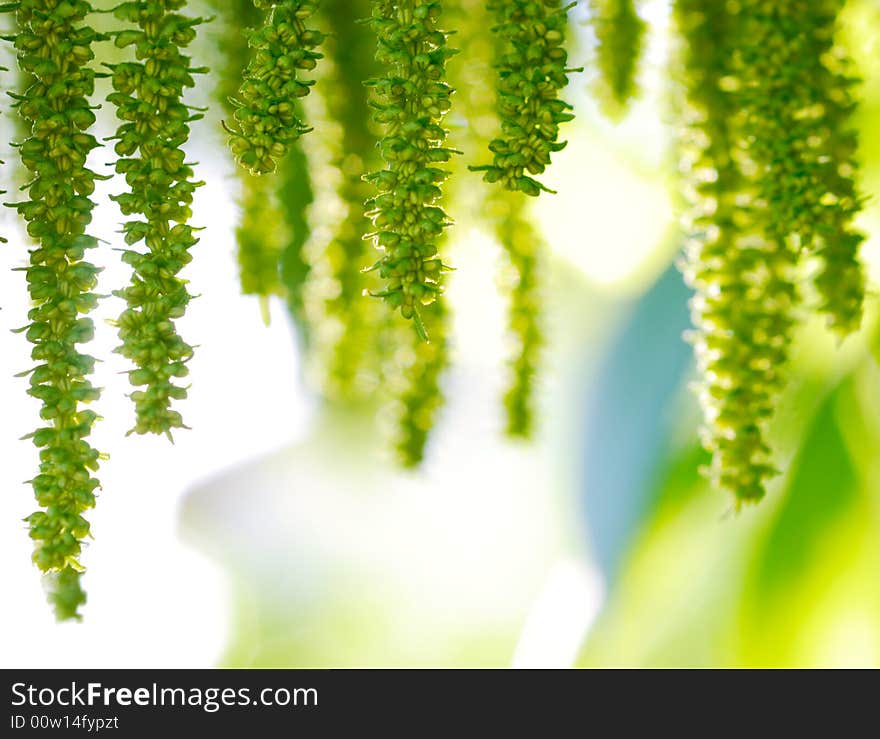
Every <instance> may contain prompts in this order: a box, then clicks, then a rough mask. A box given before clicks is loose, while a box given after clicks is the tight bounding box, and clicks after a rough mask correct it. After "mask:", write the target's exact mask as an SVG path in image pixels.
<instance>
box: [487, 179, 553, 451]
mask: <svg viewBox="0 0 880 739" xmlns="http://www.w3.org/2000/svg"><path fill="white" fill-rule="evenodd" d="M524 198H525V196H524V195H523V194H522V193H512V192H508V191H506V190H503V191H501V192H500V193H499V194H498V195H497V196H496V197H495V198H494V199H493V201H491V202H490V207H491V215H492V218H493V220H494V224H495V235H496V237H497V238H498V241H499V243H500V244H501V246H502V248H503V249H504V252H505V255H506V257H507V259H508V261H509V267H510V279H509V280H505V284H504V288H505V290H506V292H507V293H508V294H509V296H510V298H509V299H510V308H509V319H508V320H509V328H510V335H511V336H512V338H513V339H514V349H513V352H512V358H511V360H510V370H511V379H510V382H509V385H508V388H507V390H506V392H505V394H504V407H505V409H506V411H507V433H508V434H510V435H511V436H519V437H522V438H528V437H530V436H531V435H532V432H533V430H534V418H535V409H534V401H535V376H536V375H537V372H538V367H539V365H540V360H541V348H542V347H543V344H544V337H543V332H542V331H541V304H542V300H541V291H540V280H539V258H540V254H541V252H542V250H543V242H542V240H541V237H540V235H539V234H538V233H537V231H536V230H535V228H534V226H533V225H532V222H531V220H530V219H529V215H528V209H527V206H526V203H524V202H523V199H524Z"/></svg>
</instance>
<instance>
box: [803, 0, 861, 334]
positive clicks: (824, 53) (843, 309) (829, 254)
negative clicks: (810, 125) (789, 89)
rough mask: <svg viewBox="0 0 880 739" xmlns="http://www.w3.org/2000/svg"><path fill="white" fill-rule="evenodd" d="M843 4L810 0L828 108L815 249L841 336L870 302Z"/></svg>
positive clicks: (824, 300) (825, 303)
mask: <svg viewBox="0 0 880 739" xmlns="http://www.w3.org/2000/svg"><path fill="white" fill-rule="evenodd" d="M843 6H844V0H817V2H814V3H810V5H809V10H810V13H811V14H812V19H813V23H814V26H813V28H814V31H813V36H814V39H815V41H816V43H817V44H818V48H817V49H816V51H817V52H818V55H819V62H820V63H819V64H818V65H817V66H818V69H817V70H816V73H815V76H814V78H813V79H814V81H815V82H814V84H817V92H818V101H819V105H820V106H821V110H822V113H823V114H822V116H821V117H820V118H819V120H818V121H817V122H819V123H820V124H821V126H820V135H821V140H822V145H821V146H820V147H818V150H817V151H816V155H817V156H816V167H817V175H818V177H819V180H820V182H821V184H822V189H823V190H824V195H823V196H822V199H821V200H820V205H821V206H822V208H821V211H820V213H819V217H818V220H817V224H816V233H815V243H814V245H813V249H812V251H813V253H814V254H816V255H817V256H818V257H819V260H820V264H821V267H820V270H819V272H818V274H817V275H816V278H815V285H816V288H817V290H818V292H819V296H820V299H821V304H820V306H819V310H820V311H821V312H822V313H824V314H825V315H826V316H827V318H828V325H829V327H830V328H831V329H832V330H834V331H835V332H837V333H838V334H839V335H840V336H841V337H845V336H847V335H849V334H851V333H853V332H855V331H857V330H858V328H859V326H860V325H861V321H862V313H863V309H864V302H865V274H864V269H863V267H862V265H861V263H860V262H859V257H858V255H859V248H860V246H861V244H862V242H863V241H864V239H865V237H864V235H863V234H862V233H861V232H859V231H858V230H856V229H855V228H854V227H853V221H854V220H855V218H856V216H857V215H858V214H859V212H860V211H861V209H862V198H861V196H860V194H859V191H858V187H857V184H856V174H857V172H858V169H859V164H858V161H857V159H856V153H857V151H858V147H859V138H858V133H857V132H856V129H855V127H854V125H853V121H852V118H853V114H854V112H855V110H856V108H857V102H856V99H855V97H854V95H853V87H854V86H855V85H856V84H857V83H858V79H857V78H856V77H855V76H854V75H853V73H852V71H851V66H852V62H851V60H850V58H849V56H848V55H847V53H846V49H845V48H843V47H842V46H841V45H838V44H836V43H835V36H836V33H837V30H838V29H837V21H838V17H839V14H840V13H841V11H842V10H843Z"/></svg>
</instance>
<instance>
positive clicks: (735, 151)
mask: <svg viewBox="0 0 880 739" xmlns="http://www.w3.org/2000/svg"><path fill="white" fill-rule="evenodd" d="M675 11H676V14H677V20H678V24H679V28H680V30H681V32H682V35H683V36H684V39H685V40H686V42H687V45H686V48H685V59H684V63H685V70H686V84H687V94H688V102H689V105H690V110H689V111H688V128H687V129H686V131H685V134H684V137H683V141H682V147H683V150H684V154H685V162H684V165H685V166H684V169H685V171H686V172H687V173H688V174H689V176H690V182H691V186H692V188H693V200H694V203H693V206H694V207H693V213H692V214H691V218H692V224H691V233H692V235H691V238H690V240H689V242H688V246H687V264H686V268H685V275H686V277H687V279H688V282H689V283H690V285H691V286H692V287H693V288H694V289H695V291H696V295H695V297H694V298H693V300H692V302H691V306H692V310H693V320H694V325H695V326H696V329H697V330H696V332H695V333H694V335H693V337H692V338H693V341H694V345H695V349H696V356H697V364H698V367H699V370H700V376H701V378H702V379H701V382H702V385H701V387H700V400H701V403H702V406H703V410H704V416H705V421H706V422H705V427H704V429H703V443H704V446H705V447H706V449H707V450H708V451H709V452H710V453H711V454H712V463H711V467H710V470H709V472H710V474H711V477H712V479H713V481H714V482H715V484H716V485H718V486H719V487H721V488H723V489H726V490H728V491H730V492H731V493H732V494H733V495H734V497H735V499H736V500H737V501H738V502H740V501H755V500H758V499H760V498H762V497H763V496H764V492H765V481H766V480H767V478H769V477H770V476H772V475H773V474H774V472H775V470H774V469H773V466H772V464H771V463H770V449H769V447H768V445H767V443H766V439H765V436H766V423H767V420H768V419H769V417H770V416H771V415H772V413H773V410H774V407H775V402H776V396H777V394H778V392H779V390H780V389H781V386H782V382H783V375H782V372H783V367H784V364H785V361H786V359H787V356H788V345H789V341H790V334H791V328H792V323H793V320H792V307H793V304H794V301H795V287H794V282H793V275H792V268H793V264H794V260H795V253H794V252H793V250H792V249H791V248H789V247H788V245H787V244H786V243H785V242H777V241H767V240H766V239H765V237H764V235H763V233H762V228H761V222H760V218H761V216H762V210H763V209H762V208H761V205H760V203H759V202H757V195H756V193H755V192H754V186H753V183H752V182H751V181H750V180H749V178H748V177H746V175H745V174H744V173H743V170H742V166H741V161H742V156H741V152H740V150H739V147H740V145H741V143H742V131H741V130H740V127H739V124H738V121H737V113H738V110H739V96H738V91H739V89H740V88H741V85H742V82H741V80H739V79H738V78H737V77H735V76H733V75H734V71H733V68H732V67H733V61H732V60H733V52H734V50H735V49H736V48H737V47H736V44H737V42H738V41H739V40H740V37H739V36H738V31H739V27H738V20H739V19H738V18H736V17H735V16H734V15H731V14H730V13H728V12H727V10H726V9H724V8H719V7H718V5H717V3H715V2H713V0H677V3H676V7H675Z"/></svg>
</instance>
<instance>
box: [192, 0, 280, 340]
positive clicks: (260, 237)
mask: <svg viewBox="0 0 880 739" xmlns="http://www.w3.org/2000/svg"><path fill="white" fill-rule="evenodd" d="M210 6H211V9H212V11H214V12H215V13H216V15H215V16H214V20H213V23H211V25H210V26H209V29H208V37H209V39H210V40H211V41H212V42H213V43H212V46H213V47H214V49H215V50H216V52H217V53H216V55H215V56H214V58H212V59H210V64H211V70H212V72H213V75H214V79H215V80H216V85H215V87H214V99H215V100H216V101H217V102H218V103H219V104H220V107H221V108H222V113H223V116H224V117H225V118H226V119H227V120H228V119H231V118H232V117H233V116H234V115H235V111H236V107H235V105H234V104H233V100H234V98H235V96H236V94H237V92H238V88H239V86H240V85H241V80H242V79H243V77H244V72H245V69H246V68H247V64H248V60H249V56H250V55H249V46H248V37H247V34H246V33H245V32H244V30H243V29H248V28H255V27H258V26H260V25H262V23H263V18H264V14H263V12H262V11H261V10H260V9H259V8H257V7H256V6H255V5H254V3H253V0H210ZM279 166H283V164H282V165H279ZM235 173H236V177H237V180H238V183H239V185H240V192H239V195H238V205H239V207H240V209H241V216H240V219H239V222H238V225H237V226H236V229H235V238H236V244H237V246H238V252H237V257H238V267H239V279H240V282H241V292H242V294H243V295H255V296H257V297H259V299H260V308H261V312H262V314H263V319H264V321H265V322H266V323H268V322H269V298H270V297H271V296H273V295H284V293H285V290H284V286H283V284H282V281H281V269H280V264H281V253H282V252H283V250H284V248H285V246H286V245H287V242H288V240H289V235H288V233H287V226H286V224H285V222H284V215H283V210H282V206H281V203H280V202H279V199H278V193H279V190H280V189H281V179H280V178H279V177H278V175H277V174H275V175H254V174H251V172H249V171H248V170H246V169H245V168H243V167H238V166H236V167H235Z"/></svg>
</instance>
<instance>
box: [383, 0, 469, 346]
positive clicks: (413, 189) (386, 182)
mask: <svg viewBox="0 0 880 739" xmlns="http://www.w3.org/2000/svg"><path fill="white" fill-rule="evenodd" d="M441 12H442V8H441V4H440V2H438V0H374V3H373V14H372V19H371V23H372V26H373V29H374V30H375V32H376V35H377V36H378V51H377V53H376V59H377V61H378V62H379V63H380V64H381V65H382V66H383V67H384V68H385V70H386V71H385V74H384V76H382V77H380V78H377V79H372V80H370V81H369V82H368V83H367V84H368V85H369V86H371V87H372V88H373V90H374V91H375V98H376V99H375V100H374V102H373V105H374V107H375V109H376V113H375V120H376V122H377V123H379V124H381V125H383V126H384V136H383V138H382V139H381V141H380V144H379V147H380V151H381V153H382V157H383V159H384V160H385V163H386V165H387V166H386V168H385V169H383V170H381V171H378V172H374V173H372V174H370V175H368V179H369V180H370V181H371V182H372V183H373V184H374V185H375V186H376V187H377V188H378V190H379V191H380V194H379V195H378V196H376V197H375V198H373V199H372V200H369V201H367V215H368V216H369V217H371V218H372V220H373V225H374V228H375V231H376V232H375V233H374V234H373V240H374V243H375V245H376V247H377V248H378V249H379V250H381V251H382V252H383V256H382V258H381V259H380V260H379V261H378V262H376V264H375V265H373V268H372V269H375V270H377V271H378V274H379V277H380V278H382V279H383V280H386V285H385V288H384V289H383V290H381V291H380V292H378V293H375V295H376V297H382V298H384V299H385V301H386V302H387V303H388V304H389V305H391V306H392V307H394V308H400V311H401V314H402V315H403V316H404V318H408V319H413V321H414V322H415V326H416V330H417V331H418V333H419V334H420V335H421V336H422V338H424V339H427V336H428V334H427V332H426V329H425V326H424V323H423V321H422V319H421V317H420V314H419V308H420V306H423V305H430V304H431V303H432V302H433V301H434V300H435V299H436V298H437V296H438V295H439V294H440V292H441V289H442V288H441V286H440V278H441V274H442V273H443V272H444V270H445V269H446V268H445V267H444V265H443V262H442V261H441V259H440V257H439V256H438V248H437V240H438V239H439V238H440V237H441V235H442V234H443V231H444V229H445V228H446V227H447V226H448V225H449V223H450V222H449V219H448V217H447V216H446V213H445V212H444V211H443V209H442V208H441V207H439V205H438V203H439V201H440V197H441V194H442V192H441V185H442V184H443V182H444V181H445V180H446V178H447V176H448V172H447V171H446V170H444V169H442V168H441V167H438V166H437V165H438V164H443V163H445V162H448V161H449V160H450V159H451V158H452V155H453V154H454V153H456V152H454V151H453V150H452V149H448V148H445V147H444V146H443V142H444V140H445V139H446V131H445V129H444V128H443V126H442V121H443V117H444V116H445V115H446V113H447V112H448V110H449V108H450V105H451V98H452V89H451V88H450V87H449V85H448V84H447V83H446V81H445V80H446V60H447V59H448V58H449V57H450V56H452V55H453V54H454V51H452V50H451V49H449V48H448V47H447V46H446V36H447V34H446V33H445V32H444V31H442V30H440V28H439V25H438V24H439V22H440V16H441Z"/></svg>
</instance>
